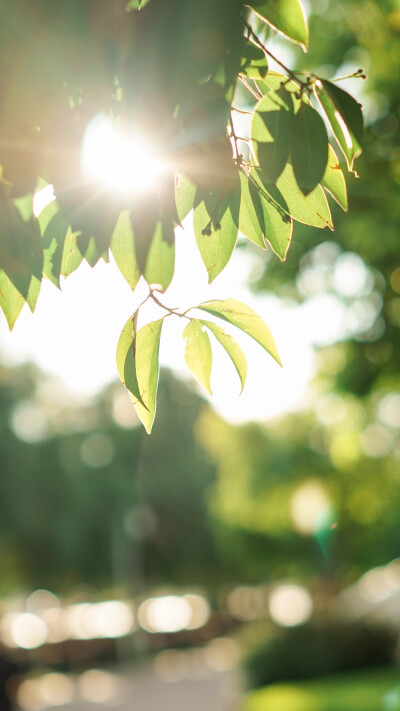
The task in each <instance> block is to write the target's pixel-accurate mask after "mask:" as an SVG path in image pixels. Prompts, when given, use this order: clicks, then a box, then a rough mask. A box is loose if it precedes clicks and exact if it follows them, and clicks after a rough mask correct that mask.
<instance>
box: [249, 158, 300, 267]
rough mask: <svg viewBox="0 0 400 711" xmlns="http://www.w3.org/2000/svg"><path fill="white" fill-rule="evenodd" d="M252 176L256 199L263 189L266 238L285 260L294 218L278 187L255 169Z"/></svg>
mask: <svg viewBox="0 0 400 711" xmlns="http://www.w3.org/2000/svg"><path fill="white" fill-rule="evenodd" d="M251 178H252V179H251V184H250V188H249V189H250V194H251V195H252V196H253V199H254V200H255V194H256V192H258V190H261V191H262V192H261V194H259V197H260V204H261V211H262V218H261V223H262V230H263V234H264V239H265V240H266V241H267V242H268V243H269V244H270V246H271V247H272V249H273V251H274V252H275V254H276V255H277V256H278V257H279V259H280V260H281V261H284V260H285V259H286V255H287V251H288V249H289V247H290V243H291V240H292V234H293V220H292V218H291V217H290V214H289V207H288V205H287V202H286V200H285V199H284V197H283V195H282V193H281V192H280V191H279V190H278V188H277V187H276V186H275V185H271V184H270V183H268V182H266V181H265V180H263V176H262V174H261V173H258V172H257V171H256V170H253V171H252V173H251ZM253 181H254V184H253Z"/></svg>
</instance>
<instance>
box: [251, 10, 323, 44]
mask: <svg viewBox="0 0 400 711" xmlns="http://www.w3.org/2000/svg"><path fill="white" fill-rule="evenodd" d="M249 5H251V7H252V8H253V10H254V11H255V12H256V13H257V15H258V16H259V17H260V18H261V19H262V20H264V22H267V23H268V24H269V25H271V27H273V28H274V29H276V30H278V32H281V33H282V34H283V35H285V37H287V38H288V39H290V40H292V41H293V42H296V43H297V44H300V45H301V46H302V47H303V49H304V50H306V49H307V48H308V42H309V31H308V23H307V18H306V13H305V11H304V8H303V5H302V3H301V1H300V0H267V1H266V0H251V1H250V2H249Z"/></svg>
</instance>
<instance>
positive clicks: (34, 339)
mask: <svg viewBox="0 0 400 711" xmlns="http://www.w3.org/2000/svg"><path fill="white" fill-rule="evenodd" d="M261 259H262V255H260V258H256V257H254V256H253V255H252V254H249V253H245V252H241V253H240V255H239V254H237V253H236V254H234V255H233V258H232V259H231V262H230V263H229V265H228V266H227V267H226V269H225V270H224V272H223V273H222V274H221V275H220V276H219V277H218V278H217V279H216V280H215V281H214V282H213V283H212V284H211V285H209V284H208V281H207V273H206V270H205V268H204V266H203V264H202V261H201V258H200V255H199V253H198V250H197V247H196V244H195V240H194V235H193V231H192V229H191V226H190V218H189V220H187V221H186V229H185V230H182V229H178V230H177V256H176V271H175V277H174V281H173V283H172V285H171V286H170V287H169V289H168V290H167V292H166V293H165V294H164V295H162V296H161V297H160V298H161V300H163V301H164V302H165V303H166V304H167V305H169V306H172V307H175V306H180V307H182V308H183V309H184V308H187V307H189V306H191V305H196V304H199V303H200V302H202V301H205V300H207V299H218V298H228V297H230V296H232V297H234V298H237V299H239V300H241V301H243V302H244V303H246V304H248V305H249V306H250V307H251V308H253V309H254V310H255V311H256V312H257V313H258V314H260V316H261V317H263V318H264V319H265V321H266V323H267V324H268V326H269V328H270V329H271V331H272V333H273V335H274V338H275V341H276V344H277V347H278V351H279V353H280V356H281V360H282V362H283V366H284V367H283V368H282V369H281V368H280V367H279V366H278V365H277V364H276V363H275V361H273V359H272V358H271V357H270V356H269V355H268V354H267V353H265V351H264V350H263V349H262V348H261V347H260V346H259V345H258V344H257V343H255V342H254V341H253V340H252V339H251V338H249V337H248V336H246V335H245V334H242V333H241V332H240V331H238V330H237V329H234V327H232V328H230V327H229V324H226V327H227V330H229V331H230V332H231V333H232V334H234V337H235V339H236V340H237V341H238V343H239V344H240V345H241V346H242V348H243V350H244V352H245V354H246V357H247V361H248V377H247V383H246V387H245V389H244V392H243V394H242V395H241V396H239V392H240V383H239V380H238V378H237V374H236V372H235V370H234V367H233V365H232V364H231V362H230V360H229V358H228V357H227V355H226V353H225V352H224V351H223V349H222V347H221V346H220V344H218V343H217V342H216V341H215V339H214V337H213V336H211V341H212V345H213V351H214V358H213V371H212V388H213V393H214V397H213V398H212V399H210V401H211V403H212V404H213V406H214V407H215V408H216V410H217V411H218V412H219V413H220V414H221V415H222V416H223V417H225V418H226V419H227V420H228V421H231V422H246V421H248V420H266V419H268V418H272V417H276V416H278V415H280V414H282V413H284V412H287V411H293V410H296V409H299V408H301V407H303V406H305V405H306V404H307V384H308V382H309V380H310V378H311V377H312V375H313V373H314V367H315V358H314V352H313V345H314V344H318V345H329V344H332V343H335V342H336V341H337V340H338V339H340V338H341V337H343V335H344V334H345V333H346V326H345V311H346V307H345V305H344V304H343V303H342V301H341V300H340V299H339V298H338V297H336V296H335V295H333V294H321V295H318V294H317V295H315V296H313V297H312V298H310V299H308V300H306V301H305V302H304V304H302V305H295V304H293V303H285V302H283V301H282V300H280V299H278V298H277V297H274V296H271V295H265V294H264V295H257V296H256V295H254V294H253V293H252V292H251V291H250V289H249V288H248V286H247V283H248V281H249V280H250V278H251V274H252V273H253V270H254V268H257V269H259V267H260V260H261ZM188 264H190V265H191V266H190V270H189V268H188V266H187V265H188ZM282 268H284V267H282ZM145 295H146V286H145V284H143V283H139V285H138V287H137V289H136V292H135V294H133V293H132V291H131V289H130V287H129V286H128V284H127V283H126V282H125V280H124V279H123V277H122V276H121V274H120V273H119V271H118V270H117V268H116V267H115V265H113V264H112V263H111V264H108V265H107V264H105V263H104V262H100V263H99V264H98V265H96V267H95V268H94V269H91V268H90V267H89V265H88V264H86V263H84V264H82V265H81V267H80V268H79V269H78V270H77V271H76V272H75V273H73V274H72V275H71V276H70V277H68V279H67V280H62V291H60V290H58V289H56V287H55V286H54V285H52V284H51V283H50V282H48V281H47V280H44V282H43V284H42V290H41V294H40V296H39V300H38V304H37V307H36V311H35V313H34V314H33V315H32V314H31V313H30V311H29V309H28V308H27V307H26V306H25V307H24V310H23V312H22V314H21V316H20V318H19V319H18V321H17V323H16V325H15V327H14V329H13V331H12V333H10V332H9V330H8V327H7V325H6V321H5V319H4V317H3V316H2V315H1V316H0V350H1V360H2V361H3V363H5V364H6V365H18V364H19V363H22V362H25V361H26V360H30V359H31V360H33V361H34V362H35V363H36V364H37V365H38V366H39V367H40V368H41V369H42V370H43V371H44V372H45V373H47V374H49V375H50V376H58V377H59V378H61V379H62V381H63V382H64V383H65V384H66V386H67V387H68V388H70V389H72V390H73V391H74V392H75V394H79V395H80V396H82V397H87V396H90V395H93V394H96V393H97V392H98V391H99V390H101V388H103V387H104V386H106V385H108V384H109V383H111V382H112V381H113V380H115V379H116V378H117V371H116V365H115V350H116V344H117V342H118V338H119V335H120V332H121V330H122V327H123V326H124V324H125V322H126V321H127V319H128V318H129V317H130V316H131V314H132V313H133V311H134V310H135V308H136V306H137V304H138V303H140V301H141V300H142V299H143V296H145ZM159 317H160V310H159V309H158V308H157V307H154V306H153V305H151V304H149V305H148V306H147V305H146V306H145V307H144V308H143V309H142V316H141V319H140V322H141V323H144V322H146V321H149V320H152V319H153V318H159ZM182 320H183V319H179V318H176V319H174V318H169V319H167V320H166V321H165V324H164V327H163V334H162V339H161V350H160V361H161V365H164V366H168V367H170V368H172V369H173V370H174V371H175V373H177V374H178V375H181V376H182V377H184V378H185V379H187V380H188V382H190V383H192V384H193V386H194V387H195V388H197V385H196V384H195V382H194V380H193V378H192V377H191V376H190V374H189V373H188V370H187V367H186V364H185V361H184V343H183V340H182V330H183V326H184V324H182ZM121 388H122V386H121ZM199 390H200V388H199ZM121 392H122V391H121ZM202 394H203V395H204V396H205V397H208V396H207V395H206V393H205V392H204V391H203V392H202ZM121 397H122V396H121ZM126 404H127V405H128V404H129V403H126ZM127 411H128V408H127V407H126V406H125V405H124V404H122V399H121V401H119V402H118V403H117V402H116V404H115V407H113V414H114V418H115V420H116V422H118V424H121V425H122V426H124V427H132V426H135V424H136V422H137V419H136V418H135V417H134V416H132V417H129V415H128V414H127ZM30 419H31V420H32V418H30ZM28 428H29V427H28ZM26 431H27V430H26V428H25V432H26ZM42 432H43V434H40V433H36V437H39V436H43V435H44V429H43V430H42ZM21 434H22V430H21ZM24 436H25V437H26V436H29V435H27V434H25V435H24ZM30 436H31V437H33V436H34V434H33V425H32V434H31V435H30Z"/></svg>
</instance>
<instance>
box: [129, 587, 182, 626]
mask: <svg viewBox="0 0 400 711" xmlns="http://www.w3.org/2000/svg"><path fill="white" fill-rule="evenodd" d="M138 620H139V624H140V626H141V627H143V629H145V630H147V631H148V632H179V631H180V630H184V629H187V628H188V626H189V625H190V623H191V620H192V608H191V605H190V602H189V601H188V600H186V599H185V598H184V597H179V596H178V595H166V596H164V597H153V598H149V599H148V600H145V602H144V603H142V604H141V606H140V607H139V610H138Z"/></svg>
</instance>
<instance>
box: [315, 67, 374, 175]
mask: <svg viewBox="0 0 400 711" xmlns="http://www.w3.org/2000/svg"><path fill="white" fill-rule="evenodd" d="M315 94H316V97H317V99H318V100H319V102H320V104H321V106H322V108H323V109H324V112H325V114H326V117H327V119H328V121H329V123H330V125H331V128H332V131H333V134H334V136H335V138H336V140H337V142H338V144H339V146H340V148H341V150H342V153H343V155H344V157H345V158H346V163H347V167H348V169H349V170H350V171H352V170H353V163H354V159H355V158H357V157H358V156H359V155H360V154H361V152H362V142H363V133H364V128H363V115H362V110H361V104H359V103H358V101H356V100H355V99H353V97H352V96H350V94H348V93H347V91H343V89H340V88H339V87H338V86H336V84H332V82H330V81H326V80H322V79H320V80H318V81H317V82H316V84H315Z"/></svg>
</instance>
